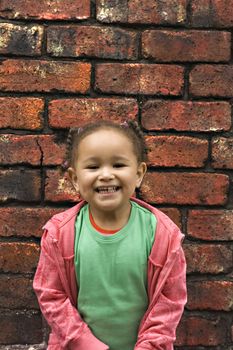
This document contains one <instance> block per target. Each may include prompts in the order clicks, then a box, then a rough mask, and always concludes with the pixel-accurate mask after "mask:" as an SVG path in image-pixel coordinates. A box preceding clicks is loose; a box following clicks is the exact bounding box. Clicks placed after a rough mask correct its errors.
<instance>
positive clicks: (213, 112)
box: [142, 100, 231, 132]
mask: <svg viewBox="0 0 233 350" xmlns="http://www.w3.org/2000/svg"><path fill="white" fill-rule="evenodd" d="M142 125H143V127H144V128H145V129H148V130H177V131H204V132H217V131H223V130H224V131H225V130H229V129H230V127H231V105H230V103H228V102H191V101H189V102H186V101H163V100H149V101H147V102H145V103H144V104H143V105H142Z"/></svg>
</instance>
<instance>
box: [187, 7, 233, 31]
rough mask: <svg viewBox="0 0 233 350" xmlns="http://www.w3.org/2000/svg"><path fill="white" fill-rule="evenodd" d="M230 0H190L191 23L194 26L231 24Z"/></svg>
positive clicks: (229, 25) (223, 26) (232, 22)
mask: <svg viewBox="0 0 233 350" xmlns="http://www.w3.org/2000/svg"><path fill="white" fill-rule="evenodd" d="M232 9H233V1H232V0H224V1H219V0H211V1H206V0H192V1H191V23H192V26H194V27H219V28H226V27H232V25H233V11H232Z"/></svg>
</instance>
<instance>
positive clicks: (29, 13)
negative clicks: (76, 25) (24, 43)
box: [0, 0, 90, 20]
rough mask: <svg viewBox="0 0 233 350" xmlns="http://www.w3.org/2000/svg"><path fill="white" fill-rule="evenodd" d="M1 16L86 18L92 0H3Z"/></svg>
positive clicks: (60, 18) (11, 17)
mask: <svg viewBox="0 0 233 350" xmlns="http://www.w3.org/2000/svg"><path fill="white" fill-rule="evenodd" d="M0 16H1V17H2V18H9V19H48V20H56V19H58V20H67V19H68V20H69V19H85V18H88V17H89V16H90V0H63V1H50V0H41V1H37V0H30V2H27V3H26V2H25V1H24V0H17V1H15V0H2V1H1V3H0Z"/></svg>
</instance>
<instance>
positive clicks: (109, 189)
mask: <svg viewBox="0 0 233 350" xmlns="http://www.w3.org/2000/svg"><path fill="white" fill-rule="evenodd" d="M97 191H98V192H99V193H113V192H116V191H117V187H116V186H111V187H110V186H109V187H98V188H97Z"/></svg>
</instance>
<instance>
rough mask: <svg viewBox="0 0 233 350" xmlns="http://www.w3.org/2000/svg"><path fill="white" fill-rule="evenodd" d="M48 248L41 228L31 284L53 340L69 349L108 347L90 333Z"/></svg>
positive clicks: (47, 242) (85, 349) (99, 349)
mask: <svg viewBox="0 0 233 350" xmlns="http://www.w3.org/2000/svg"><path fill="white" fill-rule="evenodd" d="M52 248H53V247H51V244H50V238H49V239H48V237H47V232H45V233H44V235H43V238H42V241H41V254H40V260H39V263H38V267H37V271H36V274H35V278H34V281H33V287H34V290H35V292H36V295H37V297H38V302H39V305H40V308H41V311H42V313H43V315H44V317H45V319H46V320H47V322H48V324H49V325H50V327H51V330H52V333H53V334H54V335H55V339H56V340H57V344H60V346H61V348H62V349H69V350H87V349H88V350H108V349H109V348H108V346H107V345H105V344H104V343H102V342H101V341H100V340H99V339H97V338H96V337H95V336H94V335H93V334H92V332H91V331H90V329H89V327H88V326H87V324H86V323H85V322H84V321H83V320H82V318H81V317H80V315H79V313H78V311H77V309H76V308H75V307H74V306H73V305H72V304H71V301H70V298H69V296H68V295H67V293H66V292H65V290H64V287H63V284H62V282H61V279H60V277H59V273H58V269H57V265H56V263H55V261H54V255H53V252H52Z"/></svg>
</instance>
